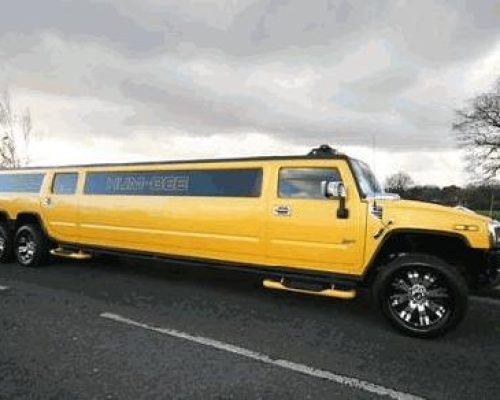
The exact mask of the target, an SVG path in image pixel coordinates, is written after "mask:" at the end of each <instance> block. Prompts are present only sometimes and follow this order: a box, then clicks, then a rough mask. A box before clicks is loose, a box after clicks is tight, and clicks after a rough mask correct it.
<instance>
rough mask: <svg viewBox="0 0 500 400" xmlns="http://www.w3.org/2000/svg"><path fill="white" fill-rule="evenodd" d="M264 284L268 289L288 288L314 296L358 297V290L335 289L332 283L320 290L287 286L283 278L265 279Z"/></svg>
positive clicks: (291, 290) (288, 289) (290, 290)
mask: <svg viewBox="0 0 500 400" xmlns="http://www.w3.org/2000/svg"><path fill="white" fill-rule="evenodd" d="M262 285H263V286H264V287H265V288H267V289H275V290H286V291H289V292H294V293H303V294H310V295H313V296H323V297H335V298H337V299H345V300H350V299H353V298H354V297H356V290H354V289H347V290H343V289H335V288H334V285H331V287H330V288H326V289H320V290H307V289H300V288H296V287H291V286H287V285H286V283H285V281H284V280H283V279H282V280H281V281H274V280H272V279H264V281H263V282H262Z"/></svg>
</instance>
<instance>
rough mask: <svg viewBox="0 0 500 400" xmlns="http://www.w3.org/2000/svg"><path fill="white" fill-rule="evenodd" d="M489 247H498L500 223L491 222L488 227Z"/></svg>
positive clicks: (499, 243) (499, 242)
mask: <svg viewBox="0 0 500 400" xmlns="http://www.w3.org/2000/svg"><path fill="white" fill-rule="evenodd" d="M488 228H489V231H490V243H491V247H500V222H498V221H491V222H490V223H489V225H488Z"/></svg>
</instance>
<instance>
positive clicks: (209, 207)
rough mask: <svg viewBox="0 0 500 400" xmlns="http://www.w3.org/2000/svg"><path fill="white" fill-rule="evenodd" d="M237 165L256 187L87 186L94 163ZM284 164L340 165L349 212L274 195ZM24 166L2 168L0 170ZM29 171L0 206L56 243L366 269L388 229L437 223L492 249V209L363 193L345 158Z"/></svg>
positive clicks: (353, 272) (331, 269) (354, 272)
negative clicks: (28, 189)
mask: <svg viewBox="0 0 500 400" xmlns="http://www.w3.org/2000/svg"><path fill="white" fill-rule="evenodd" d="M242 168H255V169H261V170H262V189H261V193H260V196H258V197H251V198H250V197H249V198H245V197H223V196H222V197H211V196H207V197H206V196H189V197H188V196H154V195H116V194H113V195H93V194H85V193H84V185H85V181H86V175H87V174H89V173H92V172H109V173H113V172H136V171H141V172H145V171H147V172H151V173H154V172H156V171H162V172H168V171H169V170H175V171H178V170H220V169H242ZM283 168H335V169H337V170H338V171H339V172H340V176H341V178H342V181H343V182H344V184H345V186H346V187H347V188H348V194H347V197H346V204H345V206H346V208H347V209H348V210H349V217H348V218H342V219H341V218H338V217H337V215H336V210H337V209H338V207H339V204H338V203H339V200H338V199H329V198H324V199H302V198H290V199H283V198H280V197H279V195H278V189H277V185H278V175H279V171H280V169H283ZM26 172H27V171H26V170H17V171H2V172H0V175H2V174H13V173H14V174H23V173H26ZM28 172H29V173H41V174H44V179H43V184H42V185H41V190H40V192H39V193H29V194H27V193H21V192H20V193H12V192H9V193H0V210H1V211H2V212H3V213H4V214H5V215H6V217H7V218H8V219H9V220H12V221H15V220H17V218H18V215H20V214H26V213H29V214H35V215H37V216H39V218H40V220H41V222H42V224H43V227H44V229H45V230H46V232H47V234H48V236H49V237H50V238H51V239H53V240H54V241H55V242H57V243H59V244H66V243H67V244H71V245H77V246H82V247H84V248H85V247H90V248H97V249H113V250H118V251H121V250H123V251H126V252H140V253H145V254H155V255H166V256H182V257H193V258H196V259H207V260H215V261H224V262H232V263H237V264H245V265H248V266H252V265H259V266H269V267H280V268H289V269H294V268H298V269H300V270H311V271H313V272H314V271H318V272H326V273H336V274H345V275H348V276H349V275H350V276H354V277H360V276H363V274H364V273H365V272H366V270H367V268H368V267H369V265H370V262H371V261H372V260H373V258H374V256H375V254H376V252H377V250H378V249H379V247H380V244H381V243H382V242H383V238H384V237H385V236H387V235H390V233H391V232H392V231H398V230H413V231H415V230H418V231H422V232H426V231H432V232H441V233H444V234H450V235H457V236H460V237H461V238H463V240H464V241H465V242H466V243H467V244H468V246H470V247H471V248H475V249H485V250H486V249H489V248H490V239H489V235H488V223H489V221H490V220H489V218H486V217H482V216H479V215H477V214H475V213H471V212H467V211H463V210H458V209H453V208H450V207H444V206H439V205H433V204H425V203H420V202H412V201H404V200H393V199H383V198H382V199H379V200H377V199H371V198H368V197H363V195H362V193H360V189H359V187H358V185H357V183H356V181H355V176H354V175H353V172H352V169H351V167H350V165H349V161H348V159H347V158H345V157H335V158H306V157H304V158H295V157H290V158H286V157H285V158H276V159H272V158H269V159H267V158H263V159H255V160H251V159H250V160H245V159H242V160H230V161H224V160H220V161H218V162H213V161H208V162H189V163H182V162H179V163H170V162H168V163H167V162H166V163H144V164H123V165H101V166H75V167H57V168H40V169H36V168H35V169H29V170H28ZM61 173H76V174H77V175H78V181H77V186H76V191H75V193H74V194H56V193H53V191H52V185H53V178H54V175H55V174H61ZM374 202H375V203H376V205H377V206H378V207H383V208H384V217H383V219H379V218H377V217H375V216H373V215H372V213H371V211H370V210H371V208H372V207H373V206H374ZM281 205H286V206H287V207H289V208H290V209H292V210H293V211H292V212H291V214H290V215H288V216H280V215H276V214H275V213H273V210H274V209H275V208H276V207H279V206H281ZM381 231H383V232H382V233H381V234H380V232H381ZM377 234H379V235H377Z"/></svg>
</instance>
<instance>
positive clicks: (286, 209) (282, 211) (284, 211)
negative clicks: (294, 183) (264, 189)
mask: <svg viewBox="0 0 500 400" xmlns="http://www.w3.org/2000/svg"><path fill="white" fill-rule="evenodd" d="M273 214H274V215H277V216H285V217H289V216H290V215H292V207H290V206H288V205H279V206H275V207H273Z"/></svg>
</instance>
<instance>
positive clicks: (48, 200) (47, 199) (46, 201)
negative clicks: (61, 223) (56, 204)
mask: <svg viewBox="0 0 500 400" xmlns="http://www.w3.org/2000/svg"><path fill="white" fill-rule="evenodd" d="M51 204H52V200H51V198H50V197H44V198H43V199H42V205H43V206H45V207H49V206H50V205H51Z"/></svg>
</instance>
